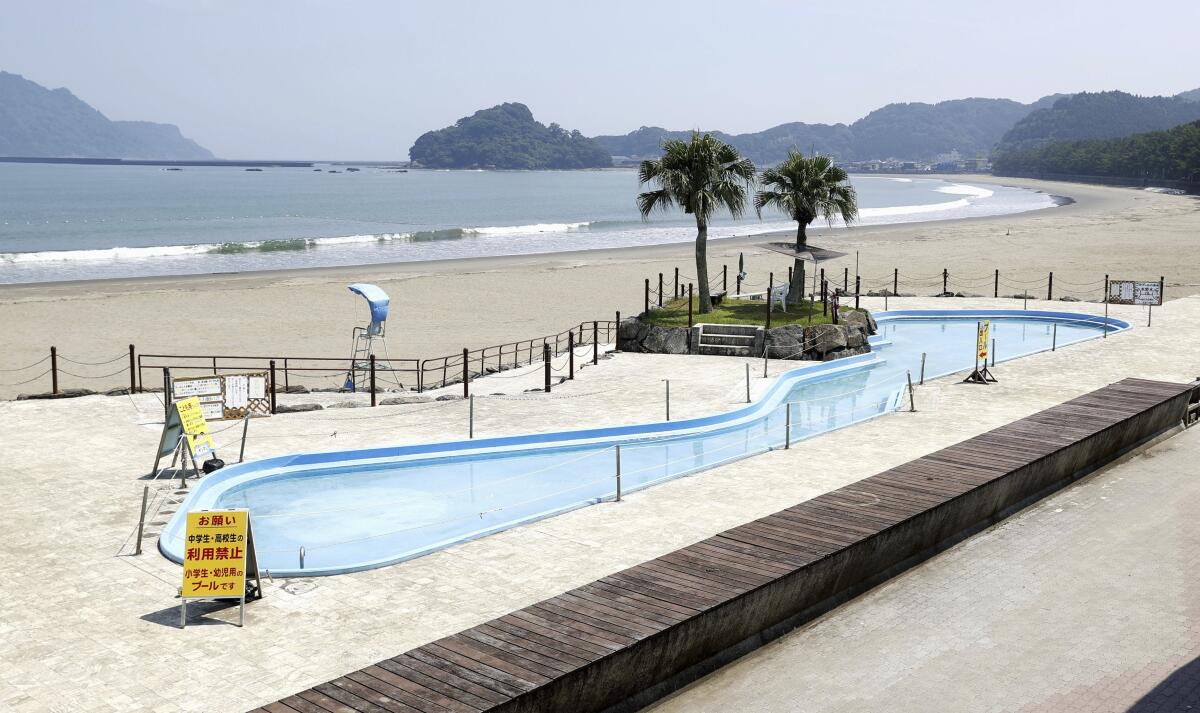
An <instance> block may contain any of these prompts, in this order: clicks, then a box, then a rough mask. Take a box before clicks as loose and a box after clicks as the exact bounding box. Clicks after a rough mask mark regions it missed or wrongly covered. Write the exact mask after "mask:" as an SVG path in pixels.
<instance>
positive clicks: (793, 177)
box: [754, 151, 858, 302]
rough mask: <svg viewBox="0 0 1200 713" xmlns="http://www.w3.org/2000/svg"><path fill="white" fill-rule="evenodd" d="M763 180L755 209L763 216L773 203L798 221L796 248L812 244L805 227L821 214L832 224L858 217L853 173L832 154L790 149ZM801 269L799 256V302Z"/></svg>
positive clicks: (795, 285) (794, 293) (794, 291)
mask: <svg viewBox="0 0 1200 713" xmlns="http://www.w3.org/2000/svg"><path fill="white" fill-rule="evenodd" d="M760 180H761V181H762V184H763V186H764V187H765V189H764V190H761V191H759V192H758V193H757V194H756V195H755V196H754V209H755V210H756V211H757V212H758V215H759V217H760V218H761V217H762V209H763V208H766V207H768V206H770V207H773V208H777V209H778V210H780V211H782V212H784V213H787V214H788V215H789V216H791V218H792V220H794V221H796V223H797V227H796V252H800V251H802V250H805V249H806V248H807V247H808V234H807V233H806V232H805V231H806V229H807V228H808V224H809V223H811V222H813V221H814V220H816V219H817V218H824V219H825V222H826V223H827V224H829V225H833V221H834V220H835V219H836V218H841V219H842V222H843V223H845V224H846V225H850V223H852V222H854V220H855V219H856V218H857V217H858V196H857V194H856V193H855V192H854V187H853V186H851V185H850V176H849V175H848V174H847V173H846V171H845V169H843V168H839V167H838V166H835V165H834V164H833V161H832V160H830V158H829V157H828V156H821V155H813V156H811V157H808V158H805V156H804V154H801V153H797V152H795V151H789V152H788V157H787V158H786V159H784V161H783V163H781V164H779V165H778V166H776V167H775V168H769V169H767V170H766V171H763V173H762V178H761V179H760ZM801 270H802V262H801V260H800V258H796V264H795V266H794V268H793V269H792V284H791V287H790V289H789V290H788V299H789V301H792V302H799V301H800V300H801V299H802V297H803V295H804V285H803V284H801V281H802V280H803V277H802V276H801V275H802V272H801Z"/></svg>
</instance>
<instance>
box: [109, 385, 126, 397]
mask: <svg viewBox="0 0 1200 713" xmlns="http://www.w3.org/2000/svg"><path fill="white" fill-rule="evenodd" d="M128 393H129V387H128V386H118V387H117V388H115V389H109V390H108V391H105V392H104V395H105V396H125V395H127V394H128Z"/></svg>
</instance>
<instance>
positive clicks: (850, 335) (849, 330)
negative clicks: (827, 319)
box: [842, 324, 867, 349]
mask: <svg viewBox="0 0 1200 713" xmlns="http://www.w3.org/2000/svg"><path fill="white" fill-rule="evenodd" d="M842 326H843V327H844V328H845V331H846V348H847V349H861V348H862V347H864V346H866V345H867V330H866V328H865V327H861V326H859V325H856V324H846V325H842Z"/></svg>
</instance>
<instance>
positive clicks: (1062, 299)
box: [1058, 295, 1079, 302]
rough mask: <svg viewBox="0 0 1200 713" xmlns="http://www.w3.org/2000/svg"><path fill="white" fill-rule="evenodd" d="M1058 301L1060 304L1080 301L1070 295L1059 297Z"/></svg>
mask: <svg viewBox="0 0 1200 713" xmlns="http://www.w3.org/2000/svg"><path fill="white" fill-rule="evenodd" d="M1058 301H1059V302H1078V301H1079V298H1078V297H1072V296H1070V295H1067V296H1066V297H1059V298H1058Z"/></svg>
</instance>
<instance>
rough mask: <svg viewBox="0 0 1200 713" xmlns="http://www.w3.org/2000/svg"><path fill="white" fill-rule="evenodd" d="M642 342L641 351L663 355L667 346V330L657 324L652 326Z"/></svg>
mask: <svg viewBox="0 0 1200 713" xmlns="http://www.w3.org/2000/svg"><path fill="white" fill-rule="evenodd" d="M641 341H642V348H641V351H643V352H650V353H652V354H662V353H663V350H664V349H665V348H666V346H667V330H666V329H664V328H662V327H660V326H658V325H657V324H652V325H650V328H649V329H648V330H647V331H646V336H645V337H644V338H643V339H642V340H641Z"/></svg>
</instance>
